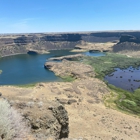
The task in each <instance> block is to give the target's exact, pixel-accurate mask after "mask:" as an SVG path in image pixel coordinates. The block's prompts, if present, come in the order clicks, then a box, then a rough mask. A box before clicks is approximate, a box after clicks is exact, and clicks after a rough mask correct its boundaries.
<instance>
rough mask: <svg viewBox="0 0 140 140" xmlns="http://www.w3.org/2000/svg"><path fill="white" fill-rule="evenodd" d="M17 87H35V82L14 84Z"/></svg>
mask: <svg viewBox="0 0 140 140" xmlns="http://www.w3.org/2000/svg"><path fill="white" fill-rule="evenodd" d="M16 86H17V87H23V88H30V87H35V86H36V83H33V84H25V85H16Z"/></svg>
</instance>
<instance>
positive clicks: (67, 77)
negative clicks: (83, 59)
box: [61, 76, 75, 82]
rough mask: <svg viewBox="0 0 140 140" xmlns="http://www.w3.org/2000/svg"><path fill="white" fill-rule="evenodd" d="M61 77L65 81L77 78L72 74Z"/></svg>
mask: <svg viewBox="0 0 140 140" xmlns="http://www.w3.org/2000/svg"><path fill="white" fill-rule="evenodd" d="M61 78H62V80H63V81H64V82H72V81H74V80H75V78H74V77H72V76H65V77H61Z"/></svg>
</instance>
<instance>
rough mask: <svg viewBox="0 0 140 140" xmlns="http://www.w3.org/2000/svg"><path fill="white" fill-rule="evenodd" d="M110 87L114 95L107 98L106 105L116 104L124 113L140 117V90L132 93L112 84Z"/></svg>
mask: <svg viewBox="0 0 140 140" xmlns="http://www.w3.org/2000/svg"><path fill="white" fill-rule="evenodd" d="M108 87H109V88H110V89H111V92H112V94H111V96H110V97H109V98H108V99H107V98H105V104H106V105H111V104H114V103H115V104H116V106H117V108H119V109H121V110H123V111H127V112H130V113H133V114H137V115H140V89H137V90H136V91H135V92H134V93H131V92H129V91H126V90H123V89H120V88H117V87H115V86H113V85H110V84H109V85H108ZM111 106H112V105H111Z"/></svg>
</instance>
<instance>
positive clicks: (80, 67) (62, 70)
mask: <svg viewBox="0 0 140 140" xmlns="http://www.w3.org/2000/svg"><path fill="white" fill-rule="evenodd" d="M44 67H45V68H46V69H49V70H51V71H53V72H54V73H55V74H56V75H58V76H60V77H69V76H71V77H74V78H76V79H83V78H86V77H94V76H95V73H94V71H93V69H92V67H91V66H89V65H85V64H82V63H79V62H75V61H68V60H65V59H64V60H63V61H62V62H60V63H57V62H46V63H45V64H44Z"/></svg>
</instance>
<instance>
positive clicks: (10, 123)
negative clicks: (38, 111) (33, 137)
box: [0, 99, 29, 140]
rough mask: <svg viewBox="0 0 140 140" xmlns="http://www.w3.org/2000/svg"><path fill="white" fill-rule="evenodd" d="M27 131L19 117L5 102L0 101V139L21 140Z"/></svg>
mask: <svg viewBox="0 0 140 140" xmlns="http://www.w3.org/2000/svg"><path fill="white" fill-rule="evenodd" d="M28 131H29V129H28V128H27V127H26V125H25V122H24V121H23V118H22V117H21V115H20V114H19V113H18V112H17V111H16V110H15V109H14V108H12V107H10V104H9V103H8V102H7V101H6V100H3V99H2V100H0V138H2V139H4V140H23V139H24V138H25V137H26V136H27V134H28Z"/></svg>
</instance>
